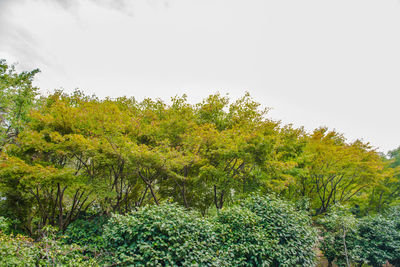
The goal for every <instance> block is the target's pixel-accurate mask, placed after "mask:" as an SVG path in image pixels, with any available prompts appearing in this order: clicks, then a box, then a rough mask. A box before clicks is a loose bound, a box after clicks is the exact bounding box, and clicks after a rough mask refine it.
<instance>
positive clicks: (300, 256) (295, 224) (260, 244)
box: [104, 197, 316, 266]
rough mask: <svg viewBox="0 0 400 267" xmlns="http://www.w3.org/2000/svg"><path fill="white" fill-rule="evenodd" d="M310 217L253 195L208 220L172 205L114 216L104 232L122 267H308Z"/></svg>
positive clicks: (311, 240) (312, 241)
mask: <svg viewBox="0 0 400 267" xmlns="http://www.w3.org/2000/svg"><path fill="white" fill-rule="evenodd" d="M315 237H316V236H315V232H314V230H313V228H312V227H311V221H310V219H309V218H308V216H307V215H306V214H305V213H304V212H301V211H297V210H295V208H294V206H293V205H291V204H289V203H287V202H285V201H281V200H278V199H276V198H274V197H264V198H263V197H252V198H250V199H248V200H246V201H244V203H243V204H242V205H241V206H233V207H231V208H227V209H223V210H221V211H220V212H219V213H218V214H217V215H216V217H215V219H213V218H211V219H210V220H205V219H201V218H199V217H198V215H197V214H196V213H192V212H188V211H185V210H184V209H183V208H180V207H178V206H176V205H162V206H149V207H146V208H143V209H141V210H139V211H138V212H134V213H130V214H128V215H114V216H113V217H112V218H111V219H110V221H109V222H108V224H107V226H106V227H105V231H104V240H105V243H106V247H107V249H108V251H110V252H111V253H112V256H111V258H110V260H111V261H113V262H116V263H118V264H120V265H129V264H133V265H140V264H144V263H146V264H150V265H157V264H161V265H184V266H187V265H191V264H195V263H196V264H201V265H208V266H211V265H212V266H214V265H215V266H216V265H219V266H296V265H298V266H312V265H313V264H314V261H315V255H314V249H313V248H314V246H315V241H316V238H315Z"/></svg>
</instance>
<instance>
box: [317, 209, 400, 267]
mask: <svg viewBox="0 0 400 267" xmlns="http://www.w3.org/2000/svg"><path fill="white" fill-rule="evenodd" d="M399 215H400V214H399V210H398V208H397V209H396V208H394V209H392V210H391V211H390V212H389V213H387V214H385V215H375V216H367V217H363V218H361V219H356V218H355V217H354V215H352V214H351V213H350V212H349V211H348V210H346V209H344V208H343V207H333V209H332V210H331V211H330V212H329V213H328V214H326V216H325V217H324V218H323V219H321V220H320V222H321V223H322V225H323V226H324V229H323V232H322V237H323V238H322V241H321V247H320V248H321V251H322V252H323V254H324V255H325V257H327V259H328V261H330V262H333V261H334V262H335V263H336V264H337V265H338V266H346V253H345V247H344V242H345V244H346V248H347V256H348V259H349V261H350V262H351V263H355V264H362V263H367V264H371V265H372V266H382V265H383V264H385V263H386V262H389V263H391V264H393V265H394V266H400V217H399ZM344 233H345V235H344ZM344 236H345V238H343V237H344Z"/></svg>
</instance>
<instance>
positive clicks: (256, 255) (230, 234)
mask: <svg viewBox="0 0 400 267" xmlns="http://www.w3.org/2000/svg"><path fill="white" fill-rule="evenodd" d="M216 219H217V220H216V221H217V224H216V226H217V227H216V231H217V233H218V236H219V240H220V251H221V253H222V255H221V256H223V257H225V259H226V261H227V262H229V266H269V265H270V264H271V259H272V254H273V249H272V246H273V245H276V244H273V241H274V240H273V239H272V238H271V236H270V234H269V233H268V231H266V229H264V228H263V227H262V225H261V218H260V217H259V216H257V215H256V214H254V213H253V212H252V211H250V210H248V209H245V208H242V207H238V206H236V207H232V208H228V209H224V210H222V211H220V212H219V214H218V215H217V218H216Z"/></svg>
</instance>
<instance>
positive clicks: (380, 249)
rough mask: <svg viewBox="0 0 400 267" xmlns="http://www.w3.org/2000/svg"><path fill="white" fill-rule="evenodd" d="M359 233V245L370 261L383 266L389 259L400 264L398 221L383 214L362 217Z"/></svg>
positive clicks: (397, 264)
mask: <svg viewBox="0 0 400 267" xmlns="http://www.w3.org/2000/svg"><path fill="white" fill-rule="evenodd" d="M358 235H359V242H360V243H359V246H360V247H361V248H362V252H363V256H364V258H365V259H366V261H367V262H368V263H370V264H372V265H373V266H381V265H383V264H384V263H386V262H387V261H388V262H389V263H391V264H394V265H395V266H400V264H399V263H400V231H399V229H398V228H396V221H394V220H392V219H390V218H387V217H384V216H382V215H376V216H373V217H365V218H362V219H361V220H360V222H359V227H358Z"/></svg>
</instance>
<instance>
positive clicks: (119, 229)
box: [104, 205, 221, 266]
mask: <svg viewBox="0 0 400 267" xmlns="http://www.w3.org/2000/svg"><path fill="white" fill-rule="evenodd" d="M213 228H214V227H213V225H212V224H211V223H210V222H209V221H206V220H204V219H201V218H199V217H198V216H197V214H195V213H192V212H188V211H185V210H184V209H183V208H181V207H179V206H177V205H161V206H148V207H145V208H143V209H140V210H139V211H137V212H133V213H130V214H128V215H114V216H113V217H112V218H111V219H110V220H109V222H108V224H107V225H106V226H105V229H104V240H105V243H106V248H107V250H108V251H110V252H111V253H112V256H110V261H111V262H113V263H115V264H118V265H119V266H126V265H134V266H137V265H147V266H160V265H161V266H177V265H178V266H191V265H194V264H200V265H203V266H204V265H206V266H210V265H213V266H218V265H220V264H221V263H220V262H219V260H220V258H219V255H218V251H217V245H218V242H217V236H216V233H215V232H214V231H213Z"/></svg>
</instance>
